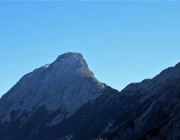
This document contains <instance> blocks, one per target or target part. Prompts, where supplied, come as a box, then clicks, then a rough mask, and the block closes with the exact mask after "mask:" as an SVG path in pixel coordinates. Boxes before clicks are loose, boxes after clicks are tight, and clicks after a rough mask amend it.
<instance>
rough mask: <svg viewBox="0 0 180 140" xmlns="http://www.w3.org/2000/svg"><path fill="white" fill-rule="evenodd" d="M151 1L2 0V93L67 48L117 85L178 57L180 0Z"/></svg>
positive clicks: (145, 75) (146, 74) (154, 72)
mask: <svg viewBox="0 0 180 140" xmlns="http://www.w3.org/2000/svg"><path fill="white" fill-rule="evenodd" d="M153 1H154V2H152V0H151V1H150V0H147V1H131V2H122V1H121V2H117V1H116V2H115V1H114V2H108V1H106V2H103V1H99V2H98V1H96V2H95V1H94V2H90V1H88V2H83V1H79V2H73V1H68V2H63V1H61V2H60V1H56V2H3V1H0V96H1V95H2V94H4V93H6V91H8V90H9V89H10V88H11V87H12V86H13V85H14V84H15V83H16V82H17V81H18V80H19V79H20V78H21V77H22V76H23V75H24V74H26V73H28V72H31V71H32V70H34V69H36V68H38V67H40V66H42V65H44V64H46V63H51V62H53V61H54V60H55V59H56V58H57V57H58V55H60V54H63V53H65V52H69V51H71V52H80V53H82V54H83V56H84V58H85V59H86V61H87V63H88V65H89V68H90V69H91V70H92V71H93V73H94V75H95V77H96V78H97V79H99V80H100V81H101V82H104V83H106V84H108V85H110V86H111V87H113V88H116V89H118V90H121V89H123V88H124V87H125V86H126V85H127V84H129V83H131V82H140V81H142V80H143V79H145V78H152V77H154V76H155V75H157V74H158V73H159V72H160V71H161V70H163V69H165V68H167V67H169V66H173V65H175V64H176V63H178V62H180V8H179V7H180V2H165V1H160V2H156V1H155V0H153Z"/></svg>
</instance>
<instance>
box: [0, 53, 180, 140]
mask: <svg viewBox="0 0 180 140" xmlns="http://www.w3.org/2000/svg"><path fill="white" fill-rule="evenodd" d="M179 118H180V64H177V65H176V66H175V67H170V68H168V69H166V70H164V71H162V72H161V73H160V74H159V75H157V76H156V77H154V78H153V79H146V80H144V81H142V82H141V83H132V84H130V85H128V86H127V87H126V88H124V89H123V90H122V91H121V92H119V91H117V90H115V89H112V88H111V87H109V86H107V85H105V84H103V83H101V82H99V81H98V80H97V79H96V78H95V77H94V74H93V73H92V72H91V71H90V70H89V68H88V65H87V63H86V61H85V60H84V59H83V56H82V55H81V54H79V53H66V54H63V55H60V56H59V57H58V58H57V59H56V60H55V61H54V62H53V63H51V64H47V65H45V66H43V67H40V68H38V69H36V70H34V71H33V72H31V73H28V74H26V75H25V76H23V77H22V78H21V79H20V80H19V81H18V82H17V84H15V85H14V86H13V87H12V88H11V89H10V90H9V91H8V92H7V93H6V94H4V95H3V97H2V98H1V99H0V139H2V140H92V139H95V140H98V139H99V137H101V138H102V139H104V140H105V139H107V140H132V139H133V140H144V139H147V140H161V139H162V140H164V139H168V140H171V139H172V140H178V139H180V122H179Z"/></svg>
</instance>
